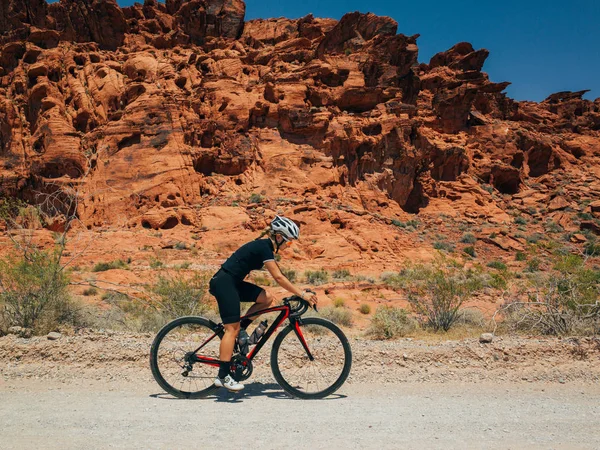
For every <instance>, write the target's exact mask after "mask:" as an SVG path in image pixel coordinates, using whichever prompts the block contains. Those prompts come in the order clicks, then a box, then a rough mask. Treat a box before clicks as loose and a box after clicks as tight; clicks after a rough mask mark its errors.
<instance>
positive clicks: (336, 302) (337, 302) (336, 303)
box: [333, 297, 344, 308]
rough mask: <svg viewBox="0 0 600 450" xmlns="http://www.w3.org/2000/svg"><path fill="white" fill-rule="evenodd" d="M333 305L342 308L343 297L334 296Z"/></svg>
mask: <svg viewBox="0 0 600 450" xmlns="http://www.w3.org/2000/svg"><path fill="white" fill-rule="evenodd" d="M333 306H335V307H336V308H342V307H343V306H344V299H343V298H342V297H336V298H334V299H333Z"/></svg>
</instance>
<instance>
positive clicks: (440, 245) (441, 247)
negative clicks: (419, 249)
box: [433, 241, 454, 253]
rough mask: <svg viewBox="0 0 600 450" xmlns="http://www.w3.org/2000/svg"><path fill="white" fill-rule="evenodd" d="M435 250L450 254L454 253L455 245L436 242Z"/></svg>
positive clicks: (434, 244)
mask: <svg viewBox="0 0 600 450" xmlns="http://www.w3.org/2000/svg"><path fill="white" fill-rule="evenodd" d="M433 248H435V249H436V250H442V251H446V252H450V253H452V252H453V251H454V245H452V244H450V243H449V242H445V241H435V242H434V243H433Z"/></svg>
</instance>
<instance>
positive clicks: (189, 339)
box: [150, 317, 223, 398]
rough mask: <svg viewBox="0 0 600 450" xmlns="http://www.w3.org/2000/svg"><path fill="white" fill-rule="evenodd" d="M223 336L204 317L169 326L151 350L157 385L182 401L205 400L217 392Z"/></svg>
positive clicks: (172, 323) (153, 371)
mask: <svg viewBox="0 0 600 450" xmlns="http://www.w3.org/2000/svg"><path fill="white" fill-rule="evenodd" d="M222 335H223V332H222V330H219V329H218V328H217V326H216V325H215V324H214V323H213V322H211V321H209V320H208V319H205V318H203V317H181V318H179V319H176V320H174V321H172V322H170V323H168V324H167V325H165V326H164V327H163V328H162V329H161V330H160V331H159V332H158V334H157V335H156V338H155V339H154V342H153V343H152V348H151V350H150V367H151V369H152V375H153V376H154V379H155V380H156V382H157V383H158V384H159V385H160V386H161V387H162V388H163V389H164V390H165V391H167V392H168V393H169V394H171V395H173V396H175V397H179V398H201V397H205V396H207V395H209V394H210V393H212V392H214V391H215V390H216V389H217V387H216V386H214V385H213V382H214V379H215V377H216V376H217V375H218V373H219V367H218V362H217V363H216V365H215V363H214V361H218V360H219V346H220V344H221V337H222ZM198 348H200V350H199V351H197V349H198ZM196 351H197V352H196ZM199 359H202V360H204V361H210V363H207V362H200V361H199Z"/></svg>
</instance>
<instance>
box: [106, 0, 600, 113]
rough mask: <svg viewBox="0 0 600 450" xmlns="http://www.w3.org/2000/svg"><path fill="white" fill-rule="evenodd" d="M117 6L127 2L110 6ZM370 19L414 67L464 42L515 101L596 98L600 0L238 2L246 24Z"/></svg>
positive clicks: (598, 90)
mask: <svg viewBox="0 0 600 450" xmlns="http://www.w3.org/2000/svg"><path fill="white" fill-rule="evenodd" d="M118 3H119V4H120V5H121V6H126V5H131V4H132V3H133V1H130V0H118ZM351 11H361V12H373V13H375V14H378V15H385V16H390V17H392V18H393V19H395V20H396V21H397V22H398V32H399V33H403V34H407V35H412V34H417V33H419V34H420V35H421V37H420V38H419V39H418V41H417V43H418V45H419V60H420V61H421V62H429V59H430V58H431V56H433V55H434V54H435V53H437V52H439V51H443V50H447V49H448V48H450V47H452V46H453V45H454V44H455V43H457V42H461V41H468V42H471V43H472V44H473V46H474V47H475V48H487V49H488V50H489V51H490V56H489V58H488V60H487V61H486V64H485V66H484V71H486V72H488V73H489V75H490V79H491V80H492V81H496V82H499V81H510V82H512V83H513V84H512V85H511V86H509V87H508V88H507V92H508V94H509V95H510V96H511V97H513V98H515V99H517V100H535V101H541V100H543V99H544V98H546V97H547V96H548V95H550V94H552V93H554V92H558V91H567V90H568V91H578V90H583V89H591V92H589V93H588V94H587V95H586V98H589V99H594V98H597V97H600V0H570V1H565V0H562V1H557V0H545V1H543V0H520V1H519V0H503V1H498V0H496V1H486V0H483V1H480V2H473V1H464V0H454V1H449V0H428V1H414V0H413V1H406V2H403V1H401V0H395V1H389V0H368V1H365V0H362V1H358V0H346V1H341V0H303V1H296V2H287V1H283V2H282V1H281V0H246V19H247V20H250V19H255V18H270V17H288V18H298V17H302V16H304V15H306V14H309V13H312V14H314V16H315V17H331V18H335V19H339V18H340V17H341V16H343V15H344V14H345V13H346V12H351Z"/></svg>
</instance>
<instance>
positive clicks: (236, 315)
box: [208, 269, 264, 323]
mask: <svg viewBox="0 0 600 450" xmlns="http://www.w3.org/2000/svg"><path fill="white" fill-rule="evenodd" d="M208 287H209V289H208V292H210V293H211V294H212V295H214V296H215V297H216V299H217V303H218V305H219V314H220V315H221V320H222V321H223V323H236V322H239V321H240V302H252V303H254V302H256V299H257V298H258V296H259V295H260V293H261V292H262V291H263V290H264V289H263V288H261V287H258V286H257V285H255V284H252V283H248V282H247V281H238V280H236V279H235V278H233V277H232V276H231V275H229V274H228V273H227V272H225V271H223V270H222V269H221V270H219V271H218V272H217V273H216V274H215V275H214V276H213V277H212V278H211V279H210V283H209V285H208Z"/></svg>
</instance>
